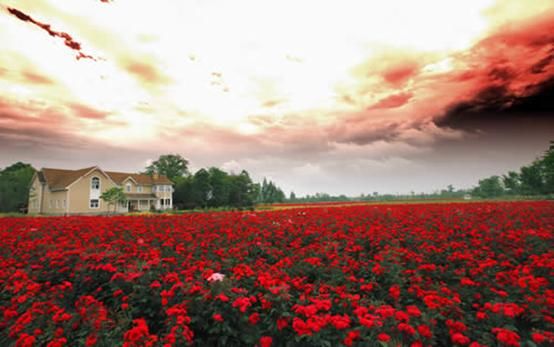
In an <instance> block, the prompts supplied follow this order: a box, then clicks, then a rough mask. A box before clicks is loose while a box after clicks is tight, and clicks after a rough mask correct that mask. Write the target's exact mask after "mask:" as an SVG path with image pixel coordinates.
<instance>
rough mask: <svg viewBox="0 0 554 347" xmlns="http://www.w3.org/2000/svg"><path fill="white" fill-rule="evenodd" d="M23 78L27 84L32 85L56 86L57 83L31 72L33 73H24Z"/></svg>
mask: <svg viewBox="0 0 554 347" xmlns="http://www.w3.org/2000/svg"><path fill="white" fill-rule="evenodd" d="M23 77H24V79H25V81H26V82H29V83H32V84H42V85H48V84H54V83H55V82H54V81H53V80H52V79H50V78H48V77H46V76H44V75H41V74H39V73H36V72H31V71H24V72H23Z"/></svg>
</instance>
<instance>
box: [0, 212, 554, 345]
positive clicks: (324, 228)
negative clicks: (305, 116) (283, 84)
mask: <svg viewBox="0 0 554 347" xmlns="http://www.w3.org/2000/svg"><path fill="white" fill-rule="evenodd" d="M553 230H554V204H553V203H551V202H517V203H500V202H499V203H462V204H424V205H423V204H422V205H376V206H371V205H353V206H344V207H325V208H306V209H303V208H296V209H287V210H281V211H269V212H257V213H253V212H247V213H242V212H219V213H206V214H185V215H179V216H177V215H151V216H112V217H49V218H44V217H42V218H41V217H37V218H31V217H29V218H2V219H0V238H1V240H2V242H1V243H0V345H1V346H17V347H19V346H48V347H54V346H115V345H117V346H128V347H132V346H187V345H197V346H262V347H269V346H340V345H344V346H399V345H400V346H430V345H439V346H451V345H458V346H472V347H477V346H540V345H542V346H549V345H552V344H553V343H554V333H553V331H554V329H553V327H554V317H553V312H554V289H553V283H552V278H553V270H554V247H553Z"/></svg>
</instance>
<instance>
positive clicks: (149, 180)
mask: <svg viewBox="0 0 554 347" xmlns="http://www.w3.org/2000/svg"><path fill="white" fill-rule="evenodd" d="M106 174H107V175H108V176H110V177H111V178H112V180H114V182H115V183H117V184H119V185H121V184H123V182H124V181H125V180H126V179H127V178H129V177H131V178H132V179H134V180H135V182H137V183H138V184H143V185H152V184H173V182H171V181H170V180H169V178H167V177H166V176H164V175H159V176H158V177H155V176H150V175H145V174H134V173H126V172H114V171H106Z"/></svg>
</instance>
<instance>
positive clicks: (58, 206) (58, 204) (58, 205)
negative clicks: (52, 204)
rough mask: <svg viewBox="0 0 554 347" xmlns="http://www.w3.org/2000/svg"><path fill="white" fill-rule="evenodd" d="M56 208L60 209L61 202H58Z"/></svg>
mask: <svg viewBox="0 0 554 347" xmlns="http://www.w3.org/2000/svg"><path fill="white" fill-rule="evenodd" d="M56 208H60V200H56Z"/></svg>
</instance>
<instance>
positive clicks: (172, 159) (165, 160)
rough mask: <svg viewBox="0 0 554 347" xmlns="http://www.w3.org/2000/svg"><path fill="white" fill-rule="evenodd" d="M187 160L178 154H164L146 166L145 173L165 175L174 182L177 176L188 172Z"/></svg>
mask: <svg viewBox="0 0 554 347" xmlns="http://www.w3.org/2000/svg"><path fill="white" fill-rule="evenodd" d="M188 164H189V162H188V160H186V159H185V158H183V157H182V156H181V155H180V154H164V155H161V156H160V157H159V158H158V160H156V161H154V162H153V163H152V164H150V165H149V166H147V167H146V171H145V173H146V174H148V175H153V174H155V173H157V174H159V175H165V176H167V178H169V179H170V180H172V181H173V182H175V180H176V179H177V178H178V177H182V176H184V175H186V174H188V172H189V171H188Z"/></svg>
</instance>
